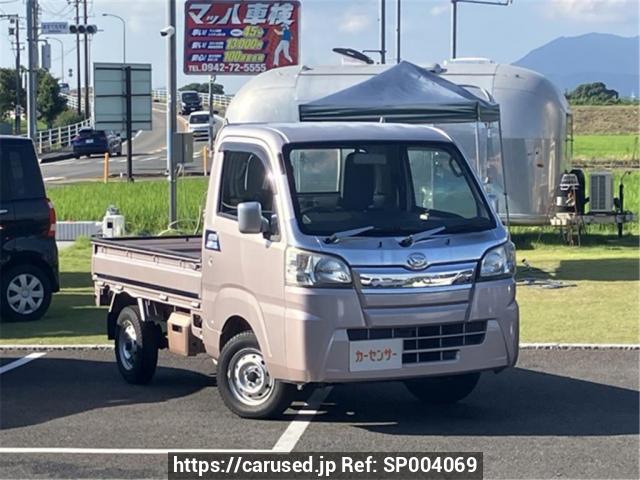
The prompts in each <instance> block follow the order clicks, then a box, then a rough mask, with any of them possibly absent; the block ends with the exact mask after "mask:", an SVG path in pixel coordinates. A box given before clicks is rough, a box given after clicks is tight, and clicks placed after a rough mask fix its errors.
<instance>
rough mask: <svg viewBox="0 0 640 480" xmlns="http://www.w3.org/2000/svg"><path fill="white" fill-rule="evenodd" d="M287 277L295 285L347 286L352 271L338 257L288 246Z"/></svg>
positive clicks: (289, 283)
mask: <svg viewBox="0 0 640 480" xmlns="http://www.w3.org/2000/svg"><path fill="white" fill-rule="evenodd" d="M285 268H286V271H285V277H286V282H287V285H291V286H295V287H345V286H349V285H351V271H350V270H349V267H348V266H347V264H346V263H344V262H343V261H342V260H340V259H339V258H337V257H332V256H330V255H322V254H319V253H313V252H306V251H304V250H299V249H297V248H291V247H290V248H287V253H286V265H285Z"/></svg>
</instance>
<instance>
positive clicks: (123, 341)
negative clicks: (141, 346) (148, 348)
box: [118, 320, 138, 370]
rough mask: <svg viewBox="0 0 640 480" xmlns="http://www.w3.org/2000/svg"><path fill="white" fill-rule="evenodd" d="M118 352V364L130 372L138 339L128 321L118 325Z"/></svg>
mask: <svg viewBox="0 0 640 480" xmlns="http://www.w3.org/2000/svg"><path fill="white" fill-rule="evenodd" d="M118 350H119V353H120V362H121V363H122V365H123V366H124V368H126V369H127V370H132V369H133V366H134V363H135V361H136V355H137V353H138V338H137V335H136V329H135V328H133V324H132V323H131V321H129V320H125V321H124V322H123V323H122V325H120V333H119V334H118Z"/></svg>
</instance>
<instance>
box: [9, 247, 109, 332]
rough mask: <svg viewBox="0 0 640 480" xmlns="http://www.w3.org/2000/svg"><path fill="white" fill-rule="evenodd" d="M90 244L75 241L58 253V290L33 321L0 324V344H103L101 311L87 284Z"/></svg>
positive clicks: (90, 285) (91, 288)
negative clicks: (39, 315)
mask: <svg viewBox="0 0 640 480" xmlns="http://www.w3.org/2000/svg"><path fill="white" fill-rule="evenodd" d="M90 270H91V245H90V243H89V241H88V240H86V239H85V240H79V241H78V242H76V244H75V245H73V246H72V247H71V248H69V249H65V250H62V251H61V252H60V283H61V286H62V290H61V291H60V292H59V293H57V294H55V295H54V296H53V301H52V302H51V307H50V308H49V311H48V312H47V314H46V316H45V317H44V318H43V319H41V320H38V321H36V322H26V323H0V344H2V343H4V344H7V343H10V344H67V343H72V344H82V343H106V342H107V337H106V335H105V328H106V327H105V310H104V309H100V308H97V307H96V306H95V303H94V297H93V283H92V282H91V274H90V273H89V272H90Z"/></svg>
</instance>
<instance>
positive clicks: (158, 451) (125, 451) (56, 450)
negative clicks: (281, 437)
mask: <svg viewBox="0 0 640 480" xmlns="http://www.w3.org/2000/svg"><path fill="white" fill-rule="evenodd" d="M169 452H175V453H186V452H190V453H271V450H249V449H247V450H242V449H239V450H234V449H204V448H194V449H190V448H189V449H187V448H65V447H33V448H32V447H19V448H12V447H0V454H2V453H51V454H57V455H60V454H65V453H67V454H77V453H80V454H84V455H167V454H168V453H169Z"/></svg>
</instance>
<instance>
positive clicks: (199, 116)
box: [189, 110, 224, 140]
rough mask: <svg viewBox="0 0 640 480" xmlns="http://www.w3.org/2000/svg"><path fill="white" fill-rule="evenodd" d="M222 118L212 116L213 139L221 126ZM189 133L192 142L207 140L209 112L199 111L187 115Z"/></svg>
mask: <svg viewBox="0 0 640 480" xmlns="http://www.w3.org/2000/svg"><path fill="white" fill-rule="evenodd" d="M223 125H224V118H222V117H221V116H219V115H216V114H215V113H214V114H213V138H215V137H216V135H217V134H218V132H219V131H220V129H221V128H222V126H223ZM189 132H191V133H193V139H194V140H209V112H207V111H204V110H203V111H199V112H193V113H192V114H191V115H189Z"/></svg>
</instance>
